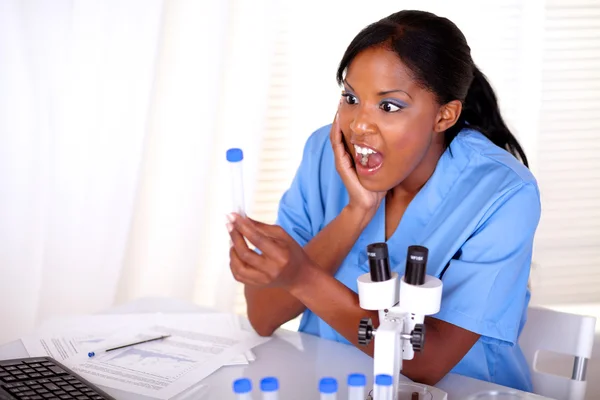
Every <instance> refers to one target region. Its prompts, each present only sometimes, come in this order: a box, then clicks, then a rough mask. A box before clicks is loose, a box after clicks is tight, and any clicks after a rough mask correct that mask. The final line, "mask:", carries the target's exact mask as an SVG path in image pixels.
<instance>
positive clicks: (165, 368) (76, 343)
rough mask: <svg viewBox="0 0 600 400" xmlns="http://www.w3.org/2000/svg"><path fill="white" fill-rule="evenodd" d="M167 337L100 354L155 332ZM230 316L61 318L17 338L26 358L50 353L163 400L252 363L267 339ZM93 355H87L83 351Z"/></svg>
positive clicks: (93, 377) (99, 379) (92, 375)
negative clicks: (223, 369)
mask: <svg viewBox="0 0 600 400" xmlns="http://www.w3.org/2000/svg"><path fill="white" fill-rule="evenodd" d="M163 334H168V335H171V336H170V337H168V338H166V339H162V340H159V341H153V342H148V343H143V344H140V345H135V346H131V347H126V348H123V349H119V350H114V351H110V352H104V353H103V352H102V350H103V349H107V348H110V347H114V346H119V345H122V344H126V343H132V342H136V341H140V340H143V339H146V338H150V337H156V336H159V335H163ZM267 340H268V338H263V337H260V336H258V335H257V334H256V333H254V332H253V331H251V330H249V329H247V327H245V326H244V324H243V323H240V319H239V317H238V316H235V315H232V314H122V315H94V316H82V317H72V318H61V319H56V320H53V321H51V322H49V323H46V324H44V325H43V326H42V327H41V328H40V329H39V330H38V332H36V333H35V334H33V335H31V336H28V337H24V338H22V342H23V344H24V345H25V348H26V349H27V351H28V353H29V355H30V356H51V357H53V358H55V359H56V360H58V361H60V362H62V363H64V364H65V365H67V366H68V367H70V368H71V369H73V370H74V371H75V372H77V373H80V374H81V375H82V376H84V377H85V378H86V379H88V380H89V381H91V382H93V383H95V384H98V385H102V386H106V387H112V388H116V389H120V390H124V391H127V392H132V393H137V394H141V395H145V396H150V397H153V398H157V399H168V398H172V397H173V396H175V395H177V394H179V393H181V392H183V391H185V390H187V389H188V388H190V387H191V386H193V385H196V384H197V383H198V382H199V381H200V380H202V379H204V378H205V377H207V376H208V375H210V374H212V373H213V372H215V371H216V370H217V369H219V368H221V367H222V366H225V365H236V364H247V363H248V362H251V361H253V359H254V354H253V353H252V352H251V349H252V348H253V347H255V346H257V345H259V344H262V343H264V342H265V341H267ZM90 351H94V352H97V353H98V354H97V355H96V356H94V357H93V358H90V357H88V352H90Z"/></svg>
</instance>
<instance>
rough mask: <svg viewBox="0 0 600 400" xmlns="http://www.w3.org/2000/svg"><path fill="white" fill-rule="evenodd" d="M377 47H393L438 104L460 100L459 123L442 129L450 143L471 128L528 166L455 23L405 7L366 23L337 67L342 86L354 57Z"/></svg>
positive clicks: (491, 91) (447, 143)
mask: <svg viewBox="0 0 600 400" xmlns="http://www.w3.org/2000/svg"><path fill="white" fill-rule="evenodd" d="M375 46H382V47H385V48H388V49H390V50H392V51H394V52H395V53H396V54H397V55H398V56H399V57H400V60H401V61H402V62H403V63H404V64H405V65H406V66H407V67H408V68H409V69H410V70H411V72H412V74H413V78H414V79H415V80H416V81H417V82H418V83H419V84H420V85H421V86H422V87H424V88H426V89H427V90H430V91H431V92H432V93H434V94H435V95H436V97H437V100H438V102H439V103H440V104H446V103H448V102H450V101H452V100H460V101H461V102H462V104H463V107H462V112H461V114H460V117H459V118H458V121H457V122H456V124H455V125H454V126H452V127H451V128H449V129H447V130H446V132H444V139H445V144H446V146H449V145H450V143H451V142H452V140H453V139H454V138H455V137H456V135H458V133H459V132H460V131H461V129H463V128H464V127H466V126H468V127H469V128H473V129H476V130H478V131H480V132H481V133H483V134H484V135H485V136H487V137H488V138H489V139H490V140H491V141H492V142H493V143H494V144H496V145H497V146H499V147H501V148H503V149H505V150H507V151H508V152H510V153H511V154H513V155H514V156H515V157H518V158H519V159H520V160H521V161H522V162H523V164H525V166H527V167H528V166H529V164H528V162H527V157H526V156H525V152H524V151H523V149H522V148H521V145H520V144H519V142H518V141H517V139H516V138H515V137H514V136H513V134H512V133H511V132H510V130H509V129H508V127H507V126H506V124H505V123H504V120H503V119H502V116H501V115H500V110H499V108H498V101H497V100H496V95H495V94H494V90H493V89H492V87H491V86H490V84H489V82H488V81H487V79H486V77H485V75H483V73H482V72H481V71H480V70H479V69H478V68H477V66H476V65H475V63H474V62H473V59H472V58H471V49H470V47H469V45H468V44H467V40H466V39H465V37H464V35H463V34H462V32H461V31H460V29H458V28H457V27H456V25H455V24H454V23H453V22H451V21H450V20H448V19H446V18H442V17H438V16H437V15H435V14H432V13H429V12H424V11H412V10H406V11H400V12H397V13H394V14H392V15H390V16H388V17H386V18H383V19H381V20H380V21H378V22H375V23H373V24H371V25H369V26H367V27H366V28H364V29H363V30H362V31H360V32H359V34H358V35H357V36H356V37H355V38H354V39H353V40H352V42H351V43H350V45H349V46H348V48H347V49H346V52H345V53H344V56H343V57H342V60H341V61H340V65H339V67H338V70H337V81H338V84H340V85H341V84H342V81H343V79H344V76H343V75H344V73H345V71H346V69H347V68H348V66H349V65H350V63H351V62H352V60H353V59H354V57H356V56H357V55H358V54H359V53H360V52H361V51H363V50H366V49H367V48H370V47H375Z"/></svg>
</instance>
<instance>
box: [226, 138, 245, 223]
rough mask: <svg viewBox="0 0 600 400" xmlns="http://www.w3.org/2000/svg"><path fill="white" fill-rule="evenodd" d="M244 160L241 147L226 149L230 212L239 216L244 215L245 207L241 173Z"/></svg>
mask: <svg viewBox="0 0 600 400" xmlns="http://www.w3.org/2000/svg"><path fill="white" fill-rule="evenodd" d="M243 161H244V152H243V151H242V149H237V148H233V149H229V150H227V162H228V163H229V169H230V171H229V172H230V178H231V189H232V192H231V196H232V197H231V200H232V202H233V204H232V206H233V210H231V211H232V212H235V213H238V214H239V215H241V216H245V215H246V207H245V205H244V179H243V173H242V165H243Z"/></svg>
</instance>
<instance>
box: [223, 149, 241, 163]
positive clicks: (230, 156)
mask: <svg viewBox="0 0 600 400" xmlns="http://www.w3.org/2000/svg"><path fill="white" fill-rule="evenodd" d="M243 159H244V152H243V151H242V149H229V150H227V161H229V162H240V161H242V160H243Z"/></svg>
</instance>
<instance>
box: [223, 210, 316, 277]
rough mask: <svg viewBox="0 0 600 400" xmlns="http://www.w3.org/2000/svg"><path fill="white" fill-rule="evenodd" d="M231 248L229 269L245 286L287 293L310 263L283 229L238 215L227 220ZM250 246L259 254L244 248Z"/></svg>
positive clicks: (230, 216) (232, 215)
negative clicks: (285, 291)
mask: <svg viewBox="0 0 600 400" xmlns="http://www.w3.org/2000/svg"><path fill="white" fill-rule="evenodd" d="M228 219H229V221H230V223H229V224H228V225H227V228H228V231H229V235H230V237H231V241H232V246H231V249H230V250H229V256H230V262H229V266H230V268H231V272H232V274H233V276H234V278H235V279H236V280H237V281H239V282H241V283H243V284H247V285H252V286H267V287H281V288H284V289H289V288H291V287H292V286H293V285H295V284H297V283H298V278H299V276H300V273H301V272H302V271H303V269H304V268H308V267H309V266H310V265H311V263H312V261H311V260H310V258H309V257H308V255H307V254H306V253H305V252H304V249H303V248H302V247H301V246H300V245H299V244H298V243H297V242H296V241H295V240H294V239H293V238H292V237H291V236H289V235H288V234H287V233H286V232H285V231H284V230H283V228H281V227H279V226H276V225H267V224H263V223H260V222H257V221H253V220H251V219H250V218H247V217H242V216H240V215H238V214H230V215H229V216H228ZM244 238H246V239H247V240H248V242H250V243H252V244H253V245H254V246H255V247H256V248H257V249H258V250H260V252H261V254H259V253H257V252H255V251H254V250H251V249H250V248H249V247H248V245H247V244H246V240H244Z"/></svg>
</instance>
